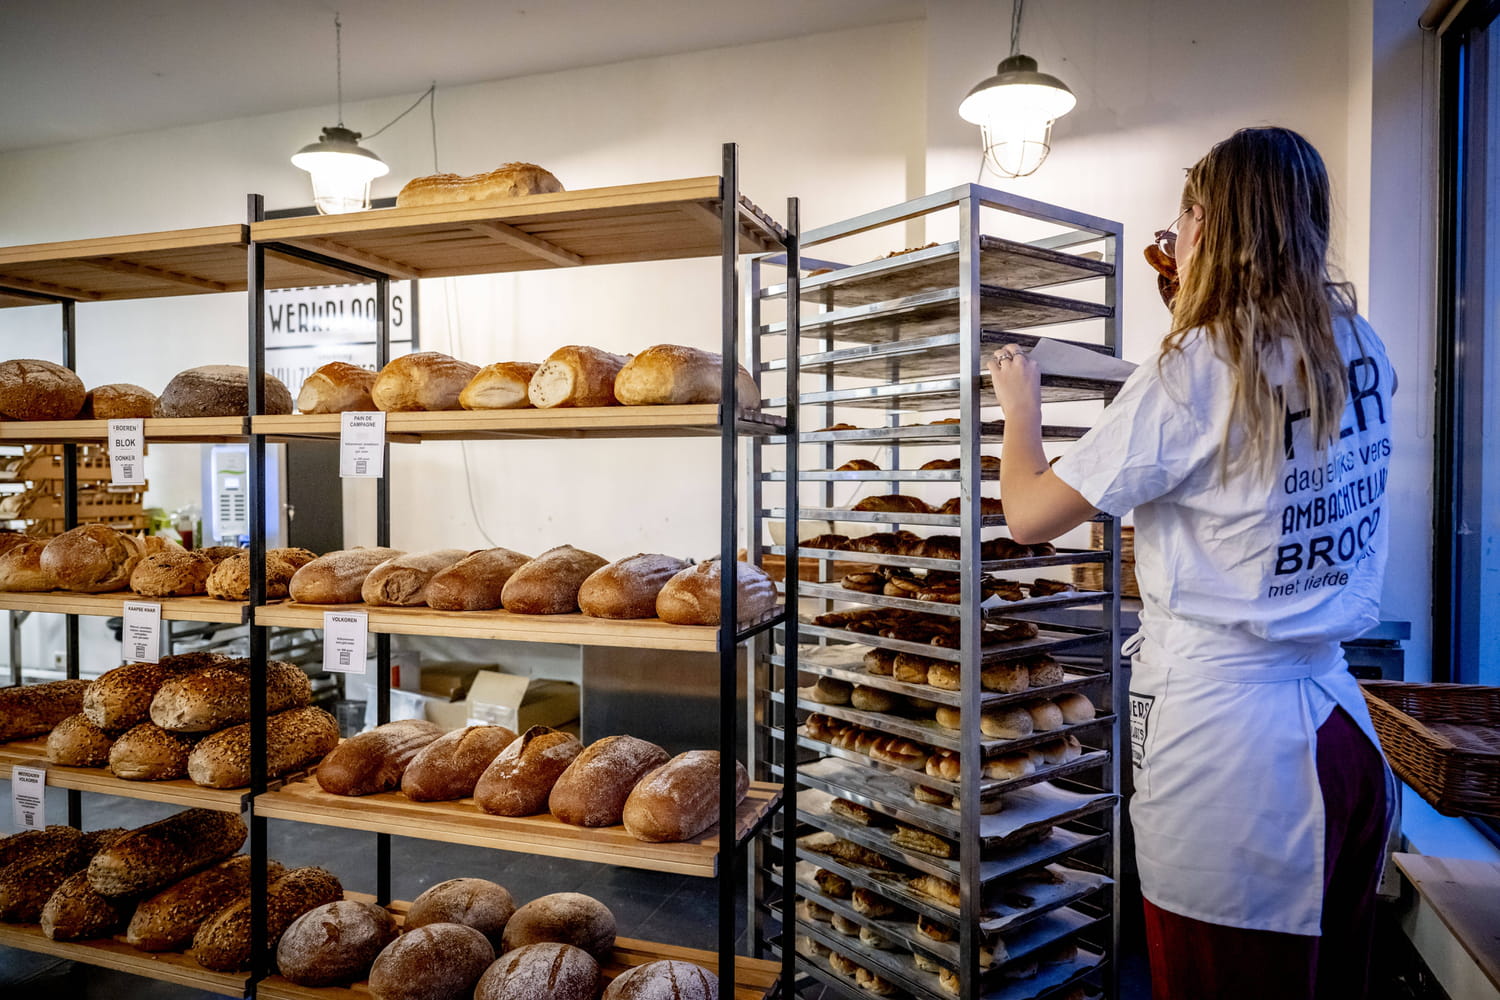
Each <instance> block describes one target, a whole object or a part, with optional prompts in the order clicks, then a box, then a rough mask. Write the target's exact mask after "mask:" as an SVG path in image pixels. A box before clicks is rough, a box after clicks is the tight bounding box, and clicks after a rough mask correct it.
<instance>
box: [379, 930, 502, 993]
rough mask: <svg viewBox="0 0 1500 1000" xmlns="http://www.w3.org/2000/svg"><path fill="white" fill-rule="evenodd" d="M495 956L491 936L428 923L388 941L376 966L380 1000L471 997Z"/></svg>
mask: <svg viewBox="0 0 1500 1000" xmlns="http://www.w3.org/2000/svg"><path fill="white" fill-rule="evenodd" d="M494 960H495V949H494V948H492V947H491V946H490V942H489V939H488V938H486V937H485V936H484V935H483V934H481V933H479V932H478V931H476V930H475V929H474V928H472V927H465V926H464V925H463V924H428V925H427V926H426V927H418V928H417V929H416V930H412V931H407V932H406V933H405V934H402V935H401V936H400V937H398V938H397V939H396V940H394V941H392V942H391V943H390V944H388V945H386V946H385V948H384V949H383V950H382V951H381V952H380V954H379V955H378V956H376V958H375V965H374V967H373V968H372V969H370V995H371V996H372V997H374V998H375V1000H467V998H468V997H469V996H470V994H471V992H472V991H473V989H474V984H475V983H477V982H479V977H480V976H482V975H484V970H485V969H488V968H489V967H490V963H491V962H493V961H494Z"/></svg>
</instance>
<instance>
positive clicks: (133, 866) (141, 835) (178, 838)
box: [89, 809, 249, 896]
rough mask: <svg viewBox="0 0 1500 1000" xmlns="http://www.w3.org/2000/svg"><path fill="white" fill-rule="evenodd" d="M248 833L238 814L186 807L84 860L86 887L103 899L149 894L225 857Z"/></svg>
mask: <svg viewBox="0 0 1500 1000" xmlns="http://www.w3.org/2000/svg"><path fill="white" fill-rule="evenodd" d="M248 834H249V830H247V829H246V827H245V824H244V821H242V820H241V819H240V817H239V814H238V813H229V812H219V811H218V810H215V809H187V810H184V811H183V812H180V813H177V814H175V815H172V816H168V817H167V818H166V819H161V820H157V821H156V822H155V823H148V824H146V825H145V826H143V827H139V828H138V829H135V830H132V831H131V832H129V833H127V834H126V835H125V836H123V837H121V838H120V839H119V840H117V841H115V842H114V843H112V844H110V845H109V846H108V847H106V848H105V849H104V850H102V851H100V852H99V853H98V854H96V855H94V858H93V860H92V861H90V862H89V883H90V884H91V885H92V886H93V887H94V889H95V890H96V891H98V892H101V893H103V894H104V895H106V896H133V895H139V894H141V893H147V892H153V891H155V890H157V889H160V888H162V887H163V886H166V885H170V884H171V883H173V882H175V881H177V880H178V879H181V878H182V877H183V876H184V875H188V874H191V873H192V872H195V871H197V870H198V869H199V868H203V867H205V866H207V865H211V864H213V863H214V862H216V861H219V860H222V859H223V858H227V857H229V856H230V855H231V854H233V853H234V852H235V851H237V850H239V849H240V845H241V844H243V843H244V842H245V837H246V836H247V835H248Z"/></svg>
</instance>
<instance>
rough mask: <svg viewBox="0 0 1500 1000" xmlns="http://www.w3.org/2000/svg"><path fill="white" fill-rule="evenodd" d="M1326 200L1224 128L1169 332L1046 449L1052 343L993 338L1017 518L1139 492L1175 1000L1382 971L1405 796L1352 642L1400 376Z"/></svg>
mask: <svg viewBox="0 0 1500 1000" xmlns="http://www.w3.org/2000/svg"><path fill="white" fill-rule="evenodd" d="M1329 216H1330V208H1329V188H1328V176H1327V172H1326V170H1325V169H1324V166H1323V161H1322V159H1321V158H1320V157H1319V156H1318V153H1317V151H1316V150H1314V149H1313V148H1312V146H1311V145H1309V144H1308V142H1307V141H1306V140H1305V139H1303V138H1302V137H1301V136H1299V135H1297V134H1296V133H1295V132H1291V131H1288V130H1286V129H1281V128H1256V129H1245V130H1242V131H1240V132H1237V133H1235V134H1234V135H1233V136H1231V137H1230V138H1229V139H1226V140H1225V141H1223V142H1221V143H1219V144H1218V145H1217V146H1215V147H1214V148H1213V149H1212V150H1211V151H1210V152H1209V153H1208V155H1207V156H1205V157H1204V158H1203V159H1202V160H1200V161H1199V162H1198V163H1197V164H1196V165H1195V166H1194V167H1193V168H1192V169H1191V170H1190V171H1189V172H1188V176H1187V183H1186V185H1185V187H1184V189H1183V196H1182V215H1181V216H1180V220H1179V222H1180V231H1179V233H1178V235H1177V238H1176V247H1175V255H1176V258H1177V268H1178V279H1179V282H1180V290H1179V292H1178V294H1177V296H1176V299H1175V302H1174V303H1173V304H1172V326H1171V330H1170V332H1169V333H1168V334H1167V336H1166V338H1165V340H1164V341H1163V342H1162V345H1161V350H1160V352H1159V353H1158V354H1157V356H1156V357H1154V358H1152V359H1151V360H1149V361H1147V362H1146V363H1145V364H1143V365H1141V366H1140V368H1139V369H1137V370H1136V371H1135V373H1134V374H1133V375H1132V376H1131V377H1130V379H1129V380H1128V381H1127V382H1126V383H1125V386H1124V388H1123V389H1122V390H1121V392H1120V394H1119V396H1118V397H1117V398H1116V399H1115V400H1114V401H1113V402H1112V403H1111V404H1110V405H1109V406H1108V407H1107V408H1106V410H1105V411H1104V414H1103V416H1102V418H1101V419H1100V422H1099V424H1098V426H1096V427H1094V428H1093V429H1092V430H1091V431H1090V432H1089V433H1088V434H1087V435H1085V436H1084V437H1083V438H1082V439H1081V440H1080V441H1078V442H1077V443H1076V444H1075V445H1074V446H1073V447H1072V448H1070V449H1069V450H1068V452H1067V453H1066V454H1065V455H1064V456H1063V457H1062V458H1061V459H1060V460H1059V461H1058V462H1057V463H1056V466H1055V467H1053V468H1050V469H1049V468H1048V465H1047V459H1046V456H1045V455H1044V454H1043V452H1042V437H1041V409H1040V390H1039V381H1040V380H1039V375H1038V371H1037V368H1036V366H1035V365H1034V364H1032V363H1031V362H1030V361H1029V360H1028V359H1027V358H1026V357H1025V355H1023V354H1021V353H1019V352H1018V351H1016V349H1015V348H1014V347H1013V346H1008V347H1006V348H1003V349H1001V350H1000V351H997V352H996V353H995V356H994V357H993V358H992V359H991V360H990V362H989V369H990V373H991V376H992V379H993V382H994V386H995V394H996V397H997V398H998V400H999V403H1000V405H1001V406H1002V407H1003V408H1004V411H1005V423H1006V427H1005V442H1004V449H1003V452H1002V464H1001V470H1002V471H1001V477H1002V478H1001V489H1002V493H1003V496H1004V499H1005V513H1006V516H1007V521H1008V523H1009V524H1010V527H1011V533H1012V535H1013V536H1014V537H1015V538H1016V539H1017V540H1018V541H1021V542H1028V543H1032V542H1040V541H1044V540H1046V539H1050V538H1054V537H1056V536H1057V535H1059V534H1062V533H1063V532H1065V531H1068V530H1069V529H1071V528H1074V527H1076V526H1077V525H1079V524H1081V523H1082V522H1083V521H1084V520H1086V519H1088V518H1090V517H1092V516H1094V515H1095V514H1097V513H1098V512H1100V511H1103V512H1105V513H1107V514H1110V515H1115V516H1119V515H1123V514H1125V513H1127V512H1129V511H1131V510H1134V511H1135V530H1136V534H1135V551H1136V558H1137V564H1136V577H1137V579H1138V581H1139V583H1140V588H1141V601H1142V612H1141V631H1140V634H1139V636H1138V637H1137V639H1136V640H1132V642H1131V643H1130V644H1129V645H1128V646H1127V649H1126V650H1125V652H1127V653H1134V663H1133V669H1132V679H1131V685H1130V686H1131V690H1130V704H1129V706H1128V713H1129V715H1128V718H1129V724H1130V737H1131V755H1132V763H1133V764H1134V766H1135V771H1134V774H1135V796H1134V799H1133V801H1132V803H1131V807H1130V816H1131V820H1132V822H1133V823H1134V826H1135V835H1136V843H1137V850H1136V853H1137V860H1138V862H1139V867H1140V873H1141V887H1142V891H1143V893H1144V895H1145V897H1146V929H1147V942H1148V945H1149V949H1150V957H1151V973H1152V979H1153V984H1154V995H1155V996H1156V997H1157V998H1172V1000H1176V998H1192V1000H1201V998H1209V997H1212V998H1218V1000H1222V998H1229V997H1256V998H1261V997H1271V996H1274V997H1277V998H1282V1000H1284V998H1295V997H1314V996H1316V997H1339V998H1345V997H1361V996H1364V995H1365V987H1366V979H1367V976H1368V964H1369V955H1370V947H1371V935H1372V931H1373V920H1374V894H1375V886H1376V882H1377V881H1378V878H1379V871H1380V867H1381V863H1382V860H1383V854H1384V844H1385V836H1386V830H1387V826H1388V822H1389V813H1390V805H1391V802H1392V794H1393V793H1392V791H1391V786H1390V782H1389V778H1388V771H1387V770H1386V768H1385V764H1384V760H1383V758H1382V757H1381V755H1380V753H1379V749H1378V744H1377V742H1376V737H1375V734H1374V731H1373V729H1372V728H1371V725H1370V720H1369V715H1368V713H1367V711H1366V709H1365V705H1364V701H1363V699H1362V698H1361V696H1360V692H1359V689H1358V686H1357V685H1356V684H1355V682H1354V680H1353V678H1352V677H1351V676H1350V674H1349V673H1348V671H1347V669H1346V667H1345V663H1344V659H1343V655H1342V652H1341V650H1340V646H1339V643H1340V641H1341V640H1345V639H1350V638H1353V637H1355V636H1357V635H1359V634H1361V633H1362V632H1364V631H1365V630H1367V629H1368V628H1369V627H1371V626H1372V625H1374V624H1375V623H1376V621H1377V619H1378V611H1379V606H1380V591H1381V581H1382V577H1383V576H1384V571H1385V560H1386V551H1387V545H1386V538H1387V533H1388V530H1389V522H1390V517H1389V510H1388V509H1387V505H1386V503H1385V499H1384V492H1385V481H1386V473H1387V468H1388V465H1389V461H1390V434H1389V423H1388V421H1389V420H1390V417H1391V405H1390V397H1391V392H1392V390H1393V389H1394V388H1395V377H1394V375H1393V373H1392V371H1391V368H1390V364H1389V362H1388V361H1387V359H1386V356H1385V349H1384V347H1383V346H1382V345H1381V342H1380V340H1379V338H1378V337H1376V335H1375V334H1374V332H1373V331H1372V330H1371V329H1370V328H1369V326H1368V325H1367V324H1366V323H1365V321H1364V320H1363V319H1361V318H1359V317H1358V316H1357V315H1356V314H1355V307H1354V300H1353V293H1352V291H1351V290H1350V289H1349V288H1348V286H1346V285H1341V284H1337V283H1335V282H1333V281H1332V280H1330V278H1329V274H1328V268H1327V261H1326V258H1327V251H1328V232H1329ZM1122 707H1124V706H1122Z"/></svg>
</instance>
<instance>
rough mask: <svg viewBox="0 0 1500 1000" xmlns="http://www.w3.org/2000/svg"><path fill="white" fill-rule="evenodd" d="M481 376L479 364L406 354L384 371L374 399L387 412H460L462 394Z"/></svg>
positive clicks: (432, 353)
mask: <svg viewBox="0 0 1500 1000" xmlns="http://www.w3.org/2000/svg"><path fill="white" fill-rule="evenodd" d="M478 373H479V366H478V365H471V364H469V363H468V362H467V361H460V360H458V359H457V358H453V357H449V356H448V355H446V354H440V353H438V352H437V351H418V352H417V353H415V354H404V355H402V356H401V357H399V358H396V359H394V360H392V361H391V362H389V363H388V364H387V365H386V366H385V367H384V368H382V369H380V374H379V375H378V376H377V377H376V379H375V385H374V387H373V388H372V389H371V390H370V398H371V399H372V400H373V401H374V402H375V405H376V407H378V408H379V409H382V410H385V411H387V412H404V411H413V410H457V409H459V405H458V395H459V393H461V392H463V391H464V386H466V385H468V384H469V382H470V380H472V379H473V378H474V376H475V375H477V374H478Z"/></svg>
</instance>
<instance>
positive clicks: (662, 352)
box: [615, 344, 760, 410]
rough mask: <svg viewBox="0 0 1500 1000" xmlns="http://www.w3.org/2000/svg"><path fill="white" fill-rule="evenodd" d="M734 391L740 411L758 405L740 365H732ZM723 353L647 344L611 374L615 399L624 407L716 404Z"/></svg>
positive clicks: (756, 394)
mask: <svg viewBox="0 0 1500 1000" xmlns="http://www.w3.org/2000/svg"><path fill="white" fill-rule="evenodd" d="M735 369H736V371H735V394H736V395H737V396H738V397H739V406H740V409H742V410H749V409H755V408H756V407H758V406H760V390H759V389H757V388H756V386H755V379H753V378H751V376H750V373H749V372H748V371H746V370H745V368H744V366H743V365H735ZM723 373H724V356H723V355H721V354H714V353H713V352H711V351H700V350H698V349H697V348H696V347H684V346H682V345H681V344H657V345H656V346H655V347H648V348H646V349H645V350H644V351H642V352H641V353H639V354H637V355H636V356H635V357H633V358H631V359H630V361H629V362H628V363H627V364H626V365H625V367H624V368H621V369H620V374H618V375H616V376H615V398H616V399H618V400H619V401H620V402H621V403H623V404H625V405H626V406H651V405H683V404H688V403H717V402H718V401H719V399H720V397H721V396H723V394H724V374H723Z"/></svg>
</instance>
